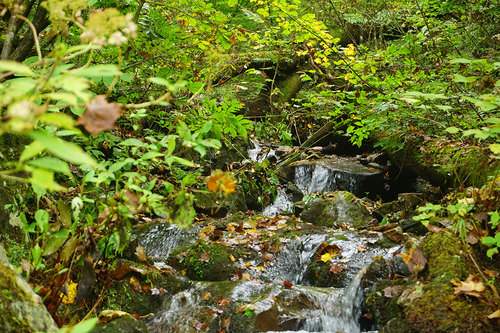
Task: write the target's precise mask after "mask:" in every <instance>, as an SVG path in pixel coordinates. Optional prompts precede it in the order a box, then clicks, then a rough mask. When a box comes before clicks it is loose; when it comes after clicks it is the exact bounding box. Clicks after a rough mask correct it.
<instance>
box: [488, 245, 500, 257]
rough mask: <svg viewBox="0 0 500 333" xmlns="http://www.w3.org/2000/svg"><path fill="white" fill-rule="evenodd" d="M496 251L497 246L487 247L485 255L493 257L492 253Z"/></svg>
mask: <svg viewBox="0 0 500 333" xmlns="http://www.w3.org/2000/svg"><path fill="white" fill-rule="evenodd" d="M497 253H498V247H494V248H492V249H489V250H488V251H486V255H487V256H488V258H490V259H492V258H493V255H495V254H497Z"/></svg>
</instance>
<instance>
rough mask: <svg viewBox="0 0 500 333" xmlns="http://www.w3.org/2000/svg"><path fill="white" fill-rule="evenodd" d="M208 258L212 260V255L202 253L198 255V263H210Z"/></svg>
mask: <svg viewBox="0 0 500 333" xmlns="http://www.w3.org/2000/svg"><path fill="white" fill-rule="evenodd" d="M210 258H212V255H211V254H210V253H208V252H203V253H202V254H201V255H200V262H201V263H206V262H209V261H210Z"/></svg>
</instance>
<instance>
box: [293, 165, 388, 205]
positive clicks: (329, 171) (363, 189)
mask: <svg viewBox="0 0 500 333" xmlns="http://www.w3.org/2000/svg"><path fill="white" fill-rule="evenodd" d="M284 173H285V174H286V176H285V178H286V179H293V180H294V183H295V184H297V186H298V187H299V189H300V190H301V191H302V192H303V193H313V192H318V191H323V192H327V191H335V190H343V191H349V192H351V193H353V194H355V195H357V196H364V195H366V194H367V193H368V196H369V197H373V198H376V197H377V196H378V195H380V194H382V192H384V191H385V188H384V176H383V173H381V172H380V170H378V169H373V168H368V167H366V166H363V165H362V164H361V163H360V162H359V161H358V160H357V159H356V158H351V157H338V156H332V157H329V158H324V159H320V160H314V161H310V160H308V161H299V162H295V163H292V164H291V165H290V166H288V167H287V168H286V170H285V172H284Z"/></svg>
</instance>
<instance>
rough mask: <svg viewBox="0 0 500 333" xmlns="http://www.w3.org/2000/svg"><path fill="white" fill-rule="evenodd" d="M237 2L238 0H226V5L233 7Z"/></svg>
mask: <svg viewBox="0 0 500 333" xmlns="http://www.w3.org/2000/svg"><path fill="white" fill-rule="evenodd" d="M237 4H238V0H228V1H227V5H228V6H229V7H234V6H236V5H237Z"/></svg>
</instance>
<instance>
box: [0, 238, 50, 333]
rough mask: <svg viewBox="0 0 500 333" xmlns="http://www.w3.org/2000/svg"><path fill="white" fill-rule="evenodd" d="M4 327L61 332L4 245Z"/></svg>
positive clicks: (0, 259)
mask: <svg viewBox="0 0 500 333" xmlns="http://www.w3.org/2000/svg"><path fill="white" fill-rule="evenodd" d="M0 331H2V332H6V333H7V332H12V333H24V332H57V331H58V328H57V325H56V323H55V322H54V320H53V319H52V317H51V316H50V314H49V313H48V311H47V309H46V308H45V306H44V305H43V302H42V299H41V298H40V297H39V296H38V295H37V294H35V293H34V292H33V290H32V289H31V287H30V286H29V285H28V283H27V282H26V281H25V280H24V279H23V278H22V277H21V276H19V275H18V274H17V272H16V271H15V269H14V268H13V267H12V266H11V265H10V264H9V262H8V259H7V257H6V256H5V254H4V252H3V249H2V247H0Z"/></svg>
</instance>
